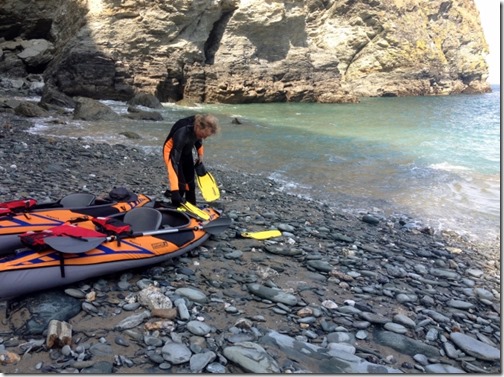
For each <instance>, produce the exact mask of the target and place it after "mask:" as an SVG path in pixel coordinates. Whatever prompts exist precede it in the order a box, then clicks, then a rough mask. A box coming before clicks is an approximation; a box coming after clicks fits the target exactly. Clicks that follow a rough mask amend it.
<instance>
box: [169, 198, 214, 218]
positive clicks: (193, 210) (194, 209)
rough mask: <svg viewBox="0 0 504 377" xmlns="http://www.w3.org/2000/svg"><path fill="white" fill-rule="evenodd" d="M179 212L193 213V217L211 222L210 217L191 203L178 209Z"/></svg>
mask: <svg viewBox="0 0 504 377" xmlns="http://www.w3.org/2000/svg"><path fill="white" fill-rule="evenodd" d="M177 210H179V211H182V212H185V211H187V212H191V213H192V214H193V215H195V216H196V217H199V218H200V219H202V220H210V215H209V214H208V213H207V212H205V211H203V210H201V209H199V208H198V207H196V206H195V205H194V204H191V203H189V202H185V203H182V204H181V205H180V207H178V208H177Z"/></svg>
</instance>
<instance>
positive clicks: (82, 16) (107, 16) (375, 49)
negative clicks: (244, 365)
mask: <svg viewBox="0 0 504 377" xmlns="http://www.w3.org/2000/svg"><path fill="white" fill-rule="evenodd" d="M4 3H6V4H5V5H2V9H1V10H0V25H2V26H0V32H1V35H4V39H3V41H0V48H1V50H2V55H0V73H1V74H2V75H7V76H10V77H19V76H23V75H28V74H33V73H37V74H40V73H43V75H44V79H45V81H46V83H50V84H51V85H53V86H55V87H56V88H57V89H58V90H60V91H61V92H63V93H65V94H66V95H68V96H72V97H73V96H86V97H90V98H95V99H117V100H128V99H130V98H132V97H133V96H134V95H135V93H139V92H144V93H150V94H154V95H156V97H157V98H158V99H159V100H160V101H162V102H169V101H179V100H182V99H184V100H187V101H193V102H208V103H213V102H223V103H248V102H259V103H260V102H286V101H291V102H327V103H334V102H356V101H358V98H359V97H361V96H403V95H444V94H455V93H474V92H486V91H490V87H489V84H488V83H487V77H488V66H487V63H486V62H485V56H486V54H487V53H488V47H487V44H486V41H485V39H484V35H483V31H482V28H481V24H480V20H479V13H478V11H477V9H476V7H475V5H474V1H473V0H361V1H355V0H345V1H341V0H304V1H301V0H283V1H280V0H273V1H269V2H264V1H260V0H197V1H191V2H187V1H184V0H175V1H171V2H166V1H161V0H148V1H147V0H136V1H133V0H123V1H121V2H119V1H112V0H68V1H64V2H62V1H55V0H47V1H44V2H40V1H35V0H27V1H24V2H22V4H21V2H19V1H15V0H4ZM42 3H43V4H42Z"/></svg>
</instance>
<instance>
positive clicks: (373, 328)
mask: <svg viewBox="0 0 504 377" xmlns="http://www.w3.org/2000/svg"><path fill="white" fill-rule="evenodd" d="M30 125H31V124H30V121H29V120H27V119H25V118H18V117H16V116H13V115H8V114H2V117H1V118H0V201H6V200H13V199H18V198H22V197H32V198H35V199H37V200H38V201H40V202H43V201H54V200H57V199H59V198H61V197H63V196H64V195H66V194H69V193H72V192H81V191H88V192H91V193H94V194H97V195H106V194H107V193H108V192H110V190H111V189H112V188H113V187H126V188H127V189H128V190H130V191H132V192H135V193H143V194H147V195H151V196H156V198H158V199H159V200H161V199H162V193H163V192H164V190H165V189H166V174H165V168H164V165H163V161H162V159H161V157H160V156H154V155H148V154H146V153H144V152H143V151H142V150H140V149H135V148H130V147H125V146H122V145H114V146H111V145H108V144H88V143H86V142H83V141H82V140H79V139H63V138H46V137H41V136H36V135H32V134H30V133H28V132H27V130H28V128H29V127H30ZM207 168H208V169H209V170H210V171H211V172H212V173H213V175H214V177H215V178H216V180H217V182H218V184H219V187H220V190H221V198H220V199H219V200H218V201H217V202H214V203H205V202H204V201H203V199H202V198H201V196H199V193H198V204H199V205H200V206H203V205H211V206H215V207H216V208H218V209H221V210H222V211H223V214H224V215H226V216H228V217H230V218H231V219H232V225H231V226H230V227H229V229H227V230H226V231H225V232H223V233H221V234H219V235H212V236H211V237H210V238H209V240H208V241H206V242H205V243H204V244H203V245H202V246H200V247H198V248H196V249H194V250H192V251H190V252H189V253H188V254H186V255H183V256H182V257H178V258H174V259H173V260H171V261H170V262H167V263H164V264H161V265H154V266H151V267H149V268H143V269H134V270H129V271H124V272H122V273H119V274H113V275H107V276H103V277H101V278H99V279H93V280H89V281H83V282H80V283H77V284H73V285H71V286H66V287H61V288H59V289H54V290H51V291H45V292H37V293H33V294H31V295H28V296H25V297H20V298H17V299H13V300H6V301H0V318H1V323H0V372H2V373H18V374H38V373H93V374H105V373H107V374H108V373H138V374H146V373H148V374H155V373H171V374H179V373H217V374H227V373H331V374H332V373H373V374H385V373H429V374H433V373H493V374H497V373H499V374H500V373H501V372H502V371H501V352H500V349H501V339H500V326H501V298H500V294H501V293H500V254H499V250H492V249H485V248H482V247H479V246H478V245H473V244H471V243H469V242H468V241H467V240H464V239H463V238H462V237H458V236H457V235H456V234H454V233H447V232H441V233H439V234H434V232H432V231H431V229H429V228H428V227H422V226H421V225H418V224H419V223H421V221H419V219H411V218H408V217H407V216H394V217H390V218H385V217H382V216H381V215H379V214H376V213H373V210H372V209H371V208H370V209H369V212H366V213H362V214H360V215H358V216H356V215H350V214H348V213H344V212H338V211H337V210H336V211H335V210H333V209H330V208H329V206H328V205H327V204H324V203H319V202H313V201H307V200H305V199H302V198H299V197H296V196H292V195H288V194H285V193H284V192H282V191H281V190H280V189H279V186H278V185H277V184H276V183H275V182H274V181H272V180H268V179H266V178H264V177H261V176H256V175H244V174H242V173H240V172H233V171H222V170H218V169H214V168H212V166H207ZM331 204H332V205H331V208H337V203H336V205H335V203H331ZM267 229H279V230H280V231H281V232H282V236H281V237H277V238H272V239H267V240H255V239H249V238H242V237H240V236H239V235H240V233H241V232H244V231H261V230H267ZM53 319H56V320H58V321H62V322H66V323H68V324H69V326H70V327H71V331H72V335H71V341H70V342H69V344H65V345H62V346H52V347H49V346H48V343H47V331H48V323H49V321H50V320H53Z"/></svg>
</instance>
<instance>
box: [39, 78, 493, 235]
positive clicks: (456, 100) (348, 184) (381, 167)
mask: <svg viewBox="0 0 504 377" xmlns="http://www.w3.org/2000/svg"><path fill="white" fill-rule="evenodd" d="M492 90H493V91H492V93H487V94H477V95H456V96H441V97H431V96H428V97H427V96H425V97H395V98H365V99H362V100H361V102H360V103H358V104H315V103H275V104H242V105H223V104H218V105H210V104H205V105H197V106H194V107H192V108H188V107H182V106H178V105H175V104H168V103H166V104H164V108H163V109H161V110H159V111H160V112H161V113H162V116H163V118H164V120H163V121H161V122H147V121H131V120H126V119H125V120H123V121H119V122H117V121H115V122H83V121H72V122H70V123H69V124H66V125H61V124H54V123H51V122H50V120H48V119H40V120H39V121H38V122H37V123H36V126H35V127H34V128H33V129H32V132H36V133H42V134H47V135H53V136H63V137H82V138H84V139H88V140H89V141H105V142H108V143H111V144H116V143H120V144H125V145H135V146H141V147H143V148H144V149H145V150H146V151H148V152H149V153H156V154H159V156H160V158H161V148H162V144H163V142H164V140H165V137H166V135H167V133H168V131H169V129H170V127H171V125H172V124H173V123H174V122H175V121H176V120H178V119H180V118H182V117H185V116H189V115H192V114H194V113H199V112H211V113H213V114H215V115H216V116H217V117H218V118H219V120H220V123H221V132H220V133H219V134H218V135H217V136H214V137H211V138H208V139H207V140H206V141H205V143H204V145H205V150H206V155H205V159H206V162H207V165H208V166H215V167H218V168H222V169H232V170H237V171H242V172H246V173H249V174H258V175H262V176H264V177H267V178H271V179H274V180H275V181H277V182H278V183H280V185H281V187H282V189H283V190H285V192H289V193H291V194H295V195H299V196H301V197H304V198H310V199H314V200H317V201H320V202H324V203H326V204H327V205H329V206H331V207H334V208H336V209H338V210H340V211H347V212H353V213H362V212H366V211H372V212H377V213H383V214H384V215H386V216H388V215H391V214H404V215H408V216H410V217H413V218H415V219H417V220H418V221H420V222H421V223H423V224H425V225H427V226H431V227H433V228H434V229H435V230H453V231H456V232H458V233H460V234H464V235H467V236H468V237H470V238H472V239H474V240H476V241H490V242H499V241H498V240H499V234H500V87H499V86H492ZM104 103H106V104H107V105H109V106H111V107H112V108H113V109H114V110H115V111H116V112H118V113H121V114H124V113H126V112H127V105H126V104H125V103H122V102H116V101H104ZM144 110H151V111H152V109H144ZM156 111H158V110H156ZM126 131H132V132H136V133H137V134H139V135H140V136H141V139H128V138H126V137H125V136H122V135H121V134H120V133H121V132H126Z"/></svg>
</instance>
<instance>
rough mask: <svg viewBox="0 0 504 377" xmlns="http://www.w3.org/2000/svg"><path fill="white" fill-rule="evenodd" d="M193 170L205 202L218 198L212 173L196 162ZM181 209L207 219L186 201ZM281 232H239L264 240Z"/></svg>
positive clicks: (203, 212) (207, 216)
mask: <svg viewBox="0 0 504 377" xmlns="http://www.w3.org/2000/svg"><path fill="white" fill-rule="evenodd" d="M194 170H195V171H196V182H197V184H198V187H199V189H200V191H201V195H202V196H203V199H205V201H207V202H213V201H215V200H217V199H219V198H220V191H219V186H218V185H217V182H216V181H215V178H214V177H213V175H212V173H210V172H209V171H207V170H206V168H205V166H204V165H203V163H201V162H200V163H198V164H196V165H195V166H194ZM182 209H183V210H185V211H188V212H191V213H192V214H194V215H196V216H198V217H200V218H202V219H203V220H208V219H209V215H208V214H207V213H206V212H205V211H202V210H201V209H199V208H198V207H197V206H195V205H193V204H191V203H189V202H186V203H183V204H182ZM281 235H282V233H281V232H280V231H279V230H276V229H273V230H265V231H260V232H243V233H241V234H240V236H241V237H243V238H254V239H256V240H266V239H269V238H275V237H280V236H281Z"/></svg>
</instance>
